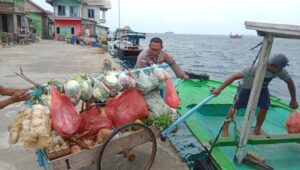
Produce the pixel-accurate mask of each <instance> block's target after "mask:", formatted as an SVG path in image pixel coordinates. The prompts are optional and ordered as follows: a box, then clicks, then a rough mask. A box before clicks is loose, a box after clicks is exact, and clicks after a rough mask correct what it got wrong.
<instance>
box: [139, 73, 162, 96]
mask: <svg viewBox="0 0 300 170" xmlns="http://www.w3.org/2000/svg"><path fill="white" fill-rule="evenodd" d="M158 85H159V82H158V79H157V78H156V77H155V75H153V74H151V73H150V76H147V75H146V74H145V73H144V71H142V70H141V71H140V74H139V76H138V77H137V78H136V86H137V88H138V89H139V90H140V91H141V92H142V93H143V94H147V93H148V92H149V91H151V90H153V89H155V88H156V87H158Z"/></svg>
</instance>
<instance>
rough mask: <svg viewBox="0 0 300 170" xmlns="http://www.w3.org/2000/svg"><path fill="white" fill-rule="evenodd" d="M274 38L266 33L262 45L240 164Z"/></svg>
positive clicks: (239, 150) (238, 153) (241, 141)
mask: <svg viewBox="0 0 300 170" xmlns="http://www.w3.org/2000/svg"><path fill="white" fill-rule="evenodd" d="M273 39H274V37H273V35H271V34H266V35H265V37H264V41H263V45H262V50H261V52H260V54H259V60H258V65H257V69H256V72H255V77H254V82H253V87H252V89H251V93H250V97H249V102H248V104H247V108H246V113H245V117H244V121H243V125H242V131H241V134H240V139H239V143H238V146H237V150H236V153H235V158H236V160H237V161H238V163H239V164H240V163H242V160H243V155H244V154H243V152H244V148H245V146H246V145H247V141H248V138H249V134H250V130H251V123H252V120H253V117H254V114H255V110H256V107H257V103H258V99H259V96H260V92H261V87H262V84H263V80H264V77H265V73H266V67H267V62H268V59H269V56H270V52H271V48H272V44H273Z"/></svg>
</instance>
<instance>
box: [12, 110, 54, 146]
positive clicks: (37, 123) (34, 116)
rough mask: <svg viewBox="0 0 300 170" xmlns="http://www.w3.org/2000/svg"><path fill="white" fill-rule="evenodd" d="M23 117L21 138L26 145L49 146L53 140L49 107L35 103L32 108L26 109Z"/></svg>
mask: <svg viewBox="0 0 300 170" xmlns="http://www.w3.org/2000/svg"><path fill="white" fill-rule="evenodd" d="M23 118H24V119H23V122H22V131H21V133H20V137H21V138H20V139H21V141H22V142H23V143H24V146H25V147H29V148H40V147H48V146H49V145H50V144H51V142H52V138H51V134H50V132H51V123H50V119H49V109H48V108H47V107H45V106H42V105H40V104H37V105H33V106H32V109H31V108H25V109H24V112H23ZM12 137H13V136H12ZM12 142H14V141H12Z"/></svg>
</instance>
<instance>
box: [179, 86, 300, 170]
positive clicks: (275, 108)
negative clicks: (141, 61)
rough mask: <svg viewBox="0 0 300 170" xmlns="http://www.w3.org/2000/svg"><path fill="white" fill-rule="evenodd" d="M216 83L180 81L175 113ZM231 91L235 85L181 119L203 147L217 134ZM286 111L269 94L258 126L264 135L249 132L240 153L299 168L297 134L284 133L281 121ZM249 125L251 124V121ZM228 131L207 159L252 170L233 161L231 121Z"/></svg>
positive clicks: (285, 106) (223, 166) (239, 120)
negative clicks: (267, 103)
mask: <svg viewBox="0 0 300 170" xmlns="http://www.w3.org/2000/svg"><path fill="white" fill-rule="evenodd" d="M220 84H221V82H218V81H214V80H188V81H184V82H183V83H181V84H180V85H179V86H177V88H176V89H177V91H178V92H179V97H180V99H181V102H182V105H181V106H180V107H179V108H178V111H179V113H180V114H184V113H186V112H187V111H188V110H189V109H191V107H192V106H193V104H197V103H198V102H200V101H202V100H203V99H205V98H206V97H207V96H208V95H209V94H210V93H211V91H210V90H211V89H213V88H217V87H218V86H219V85H220ZM235 93H236V86H235V85H230V86H228V87H227V88H226V89H224V90H223V91H222V93H221V94H220V95H219V96H217V97H215V98H214V99H212V100H211V101H209V102H208V103H207V104H206V105H204V106H203V107H201V108H199V109H198V110H197V111H196V112H195V113H194V114H193V115H192V116H190V117H189V118H188V119H187V120H186V121H185V123H186V125H187V127H188V128H189V129H190V131H191V132H192V134H193V135H194V137H195V138H196V139H197V140H198V141H200V142H201V143H202V144H204V145H205V146H207V145H208V146H209V145H211V144H212V142H211V141H212V140H213V139H215V137H216V136H217V134H218V132H219V130H220V128H221V126H222V124H223V122H224V120H225V119H226V114H227V111H228V109H229V108H230V107H231V105H232V103H233V99H234V95H235ZM244 112H245V110H244V109H242V110H240V111H239V112H238V116H237V117H236V123H237V129H240V128H241V126H242V123H243V119H244ZM289 113H290V108H289V106H288V104H287V103H285V102H283V101H281V100H279V99H276V98H273V97H272V98H271V107H270V109H269V111H268V113H267V116H266V120H265V121H264V123H263V126H262V130H263V131H264V132H265V133H266V134H265V135H260V136H255V135H250V137H249V140H248V145H247V146H246V147H245V152H244V153H245V154H246V153H247V152H249V151H254V152H255V153H257V154H258V155H259V156H261V157H263V158H265V159H266V161H265V164H267V165H269V166H271V167H273V168H275V169H298V168H299V167H300V161H299V160H300V154H299V153H300V144H298V143H295V141H300V138H299V137H300V136H299V135H298V134H293V135H294V136H292V135H288V134H287V131H286V129H285V122H286V120H287V118H288V117H289ZM252 125H253V126H254V125H255V121H254V122H253V124H252ZM229 131H230V135H231V137H220V139H219V140H218V143H217V144H218V145H220V146H216V147H214V149H213V151H212V153H211V157H210V159H211V161H212V162H213V163H214V165H215V166H216V167H217V168H218V169H226V170H227V169H256V168H255V167H253V166H250V165H247V164H245V163H242V164H237V163H236V162H235V161H234V155H235V151H236V144H237V141H238V140H235V135H234V134H235V132H236V131H235V130H234V126H233V124H232V123H231V125H230V128H229ZM236 133H238V131H237V132H236ZM237 139H238V137H237ZM268 139H269V140H268ZM282 142H286V143H282ZM249 143H250V144H249ZM267 143H268V144H267ZM221 145H223V146H221Z"/></svg>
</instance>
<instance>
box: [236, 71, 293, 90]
mask: <svg viewBox="0 0 300 170" xmlns="http://www.w3.org/2000/svg"><path fill="white" fill-rule="evenodd" d="M255 70H256V67H253V69H252V70H251V72H250V67H247V68H245V69H243V70H242V71H241V73H242V75H243V79H242V81H241V84H240V85H243V88H245V89H251V88H252V85H253V80H254V76H255ZM249 72H250V73H249ZM248 73H249V75H248ZM247 76H249V77H248V78H247V79H246V77H247ZM276 77H279V78H280V79H281V80H283V81H286V80H287V79H289V78H290V75H289V73H288V72H287V70H286V69H285V68H283V69H282V71H280V72H279V73H276V74H274V73H272V72H271V71H269V70H267V71H266V74H265V78H264V82H263V85H262V88H266V87H268V85H269V83H270V82H271V80H272V79H273V78H276Z"/></svg>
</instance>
